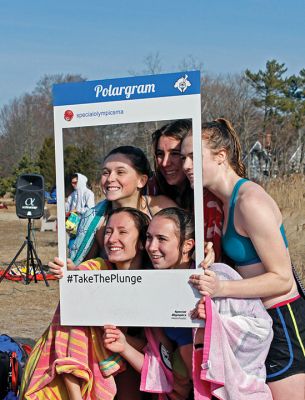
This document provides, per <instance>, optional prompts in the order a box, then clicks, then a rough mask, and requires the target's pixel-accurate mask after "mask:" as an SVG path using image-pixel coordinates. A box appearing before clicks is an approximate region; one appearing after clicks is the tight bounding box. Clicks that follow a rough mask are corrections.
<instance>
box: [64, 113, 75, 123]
mask: <svg viewBox="0 0 305 400" xmlns="http://www.w3.org/2000/svg"><path fill="white" fill-rule="evenodd" d="M73 117H74V114H73V111H72V110H66V111H65V114H64V119H65V120H66V121H71V120H72V119H73Z"/></svg>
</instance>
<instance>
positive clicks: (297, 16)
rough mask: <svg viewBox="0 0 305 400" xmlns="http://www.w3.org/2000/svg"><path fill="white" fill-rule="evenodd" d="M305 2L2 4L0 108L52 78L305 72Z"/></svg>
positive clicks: (164, 0)
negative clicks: (186, 66)
mask: <svg viewBox="0 0 305 400" xmlns="http://www.w3.org/2000/svg"><path fill="white" fill-rule="evenodd" d="M304 21H305V0H290V1H288V0H212V1H211V0H210V1H207V0H187V1H181V0H175V1H174V0H153V1H151V0H144V1H143V0H142V1H140V0H129V1H126V0H125V1H123V0H117V1H112V2H106V1H104V0H92V1H90V0H89V1H86V2H85V1H79V0H74V1H71V0H65V1H61V2H59V1H56V0H53V1H44V2H41V1H38V0H28V1H24V0H22V1H21V0H15V1H14V0H1V1H0V60H1V62H0V107H1V106H3V105H4V104H7V103H9V102H10V101H11V100H12V99H13V98H15V97H19V96H21V95H22V94H24V93H25V92H31V91H32V90H33V89H34V87H35V84H36V83H37V81H38V80H39V79H40V78H41V77H42V76H43V75H45V74H56V73H78V74H82V75H83V76H84V77H86V78H87V79H90V80H91V79H92V80H93V79H102V78H113V77H120V76H127V75H129V74H130V71H135V72H138V73H142V72H143V70H144V69H145V65H144V62H143V61H144V59H145V57H147V56H148V55H150V54H153V55H154V54H156V53H159V57H160V59H161V65H162V70H163V71H164V72H174V71H177V70H179V66H180V65H181V63H182V61H183V60H184V59H187V58H189V57H190V56H191V57H193V58H194V59H195V60H197V61H198V62H201V63H202V64H203V68H204V71H205V72H208V73H210V74H226V73H239V72H242V71H244V70H245V69H246V68H249V69H250V70H252V71H257V70H258V69H260V68H264V66H265V63H266V61H267V60H270V59H273V58H275V59H277V60H278V61H279V62H282V63H285V64H286V66H287V67H288V73H290V74H292V73H298V72H299V71H300V69H302V68H305V23H304Z"/></svg>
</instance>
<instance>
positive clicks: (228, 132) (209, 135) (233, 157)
mask: <svg viewBox="0 0 305 400" xmlns="http://www.w3.org/2000/svg"><path fill="white" fill-rule="evenodd" d="M202 139H204V140H206V141H207V143H208V146H209V148H210V149H211V151H212V152H213V153H215V154H216V153H217V152H218V151H219V150H221V149H225V150H226V152H227V157H228V162H229V164H230V166H231V167H232V168H233V170H234V171H235V172H236V173H237V175H239V176H241V177H243V178H244V177H245V176H246V168H245V165H244V163H243V162H242V150H241V145H240V141H239V138H238V136H237V133H236V132H235V130H234V128H233V126H232V124H231V123H230V122H229V121H227V120H226V119H224V118H218V119H216V120H214V121H212V122H206V123H204V124H203V125H202Z"/></svg>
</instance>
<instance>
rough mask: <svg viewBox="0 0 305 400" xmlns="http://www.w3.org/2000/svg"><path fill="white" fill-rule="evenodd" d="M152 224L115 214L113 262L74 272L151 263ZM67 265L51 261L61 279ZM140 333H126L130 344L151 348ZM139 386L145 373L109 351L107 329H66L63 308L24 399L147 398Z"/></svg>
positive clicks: (128, 211)
mask: <svg viewBox="0 0 305 400" xmlns="http://www.w3.org/2000/svg"><path fill="white" fill-rule="evenodd" d="M148 223H149V217H148V216H147V215H146V214H144V213H142V212H141V211H138V210H137V209H134V208H128V207H125V208H120V209H115V210H112V211H110V212H109V214H108V221H107V224H106V227H105V252H106V255H107V258H108V260H107V261H106V260H104V259H102V258H96V259H94V260H88V261H85V262H84V263H82V264H80V265H79V266H78V267H75V266H73V265H69V269H73V270H105V269H118V270H129V269H139V268H143V265H148V260H147V256H146V252H145V251H144V246H145V239H146V229H147V226H148ZM63 264H64V263H63V262H61V261H60V260H59V259H58V258H57V259H55V262H54V263H49V265H50V270H51V272H53V273H54V274H55V275H56V276H57V277H58V278H60V277H62V275H63V271H62V267H63ZM140 332H141V331H140V330H139V329H137V328H133V329H131V330H130V329H127V331H125V333H126V337H127V340H128V342H129V343H130V344H131V345H132V346H133V347H134V348H136V349H138V350H141V349H142V348H143V346H144V345H145V341H143V338H142V337H141V334H140ZM124 371H125V372H124ZM118 372H123V373H120V374H118V375H117V373H118ZM114 375H116V376H115V378H114V377H113V376H114ZM139 385H140V382H139V375H137V374H136V373H135V371H134V370H133V369H131V368H129V367H128V365H127V366H126V365H125V364H124V363H122V359H121V357H120V356H119V355H117V354H112V353H109V352H107V351H106V350H105V348H104V347H103V343H102V329H101V328H99V327H69V326H61V325H60V322H59V310H58V311H57V313H56V314H55V316H54V319H53V321H52V323H51V326H50V327H49V329H48V330H47V331H46V332H45V334H44V335H43V336H42V338H41V339H39V341H38V342H37V344H36V346H35V348H34V349H33V352H32V353H31V355H30V358H29V361H28V363H27V366H26V368H25V372H24V377H23V382H22V393H21V396H20V398H21V399H28V400H29V399H30V400H32V399H38V398H52V399H53V398H54V399H70V400H81V399H88V400H89V399H93V398H94V399H99V400H111V399H113V398H114V396H115V395H116V398H117V399H118V400H141V399H142V398H143V397H142V395H141V394H140V392H139V390H138V388H139ZM50 396H51V397H50Z"/></svg>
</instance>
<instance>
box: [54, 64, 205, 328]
mask: <svg viewBox="0 0 305 400" xmlns="http://www.w3.org/2000/svg"><path fill="white" fill-rule="evenodd" d="M53 104H54V128H55V153H56V181H57V195H58V200H57V207H58V208H57V212H58V253H59V257H60V258H61V259H62V260H66V256H67V255H66V231H65V207H64V204H65V190H64V159H63V130H64V129H65V128H77V127H88V126H102V125H112V124H113V125H116V124H125V123H126V124H127V123H138V122H147V121H167V120H176V119H182V118H183V119H184V118H187V119H191V120H192V126H193V148H194V151H193V157H194V165H195V168H194V182H195V187H194V198H195V204H194V207H195V235H196V238H199V240H197V247H196V265H197V266H198V265H199V264H200V262H201V261H202V260H203V258H204V248H203V237H204V223H203V190H202V157H201V99H200V73H199V71H188V72H179V73H171V74H160V75H148V76H139V77H128V78H120V79H108V80H102V81H86V82H79V83H66V84H59V85H54V87H53ZM192 272H193V271H192V270H166V271H155V270H137V271H117V270H115V271H67V270H66V269H65V271H64V277H63V279H61V281H60V312H61V323H62V324H63V325H84V326H103V325H105V324H109V323H111V324H115V325H118V326H168V327H196V326H201V325H202V324H203V321H200V320H192V319H191V318H190V315H189V314H190V311H191V310H192V309H194V307H195V305H196V303H197V301H198V299H199V298H200V295H199V293H198V292H197V291H196V290H194V289H193V288H192V287H191V285H190V284H188V277H189V276H190V275H191V274H192Z"/></svg>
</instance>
